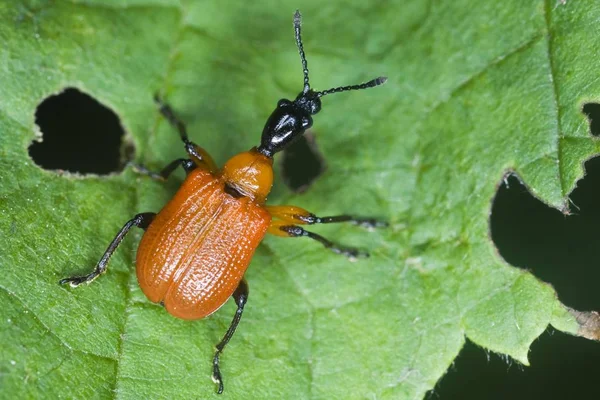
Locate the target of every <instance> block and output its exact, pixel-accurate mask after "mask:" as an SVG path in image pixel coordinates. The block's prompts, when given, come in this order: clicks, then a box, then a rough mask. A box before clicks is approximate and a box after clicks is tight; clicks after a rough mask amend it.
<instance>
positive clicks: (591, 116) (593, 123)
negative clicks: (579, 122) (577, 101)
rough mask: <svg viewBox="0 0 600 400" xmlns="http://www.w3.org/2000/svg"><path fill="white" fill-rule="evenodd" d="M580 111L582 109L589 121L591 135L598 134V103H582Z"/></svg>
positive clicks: (599, 112)
mask: <svg viewBox="0 0 600 400" xmlns="http://www.w3.org/2000/svg"><path fill="white" fill-rule="evenodd" d="M581 111H583V113H584V114H585V115H586V116H587V118H588V120H589V121H590V133H591V134H592V135H593V136H600V104H598V103H587V104H584V105H583V109H582V110H581Z"/></svg>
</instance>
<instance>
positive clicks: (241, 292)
mask: <svg viewBox="0 0 600 400" xmlns="http://www.w3.org/2000/svg"><path fill="white" fill-rule="evenodd" d="M248 292H249V289H248V283H247V282H246V280H245V279H242V280H241V281H240V284H239V285H238V287H237V289H235V292H233V296H232V297H233V299H234V300H235V304H237V310H236V312H235V315H234V316H233V320H232V321H231V325H229V329H227V332H226V333H225V336H223V339H221V341H220V342H219V344H217V351H216V352H215V356H214V357H213V374H212V380H213V381H214V382H215V383H216V384H217V385H219V388H218V390H217V393H219V394H221V393H223V378H222V377H221V371H220V369H219V356H220V355H221V352H222V351H223V349H224V348H225V346H226V345H227V343H228V342H229V340H230V339H231V337H232V336H233V334H234V333H235V329H236V328H237V326H238V324H239V323H240V319H241V318H242V312H244V306H245V305H246V302H247V301H248Z"/></svg>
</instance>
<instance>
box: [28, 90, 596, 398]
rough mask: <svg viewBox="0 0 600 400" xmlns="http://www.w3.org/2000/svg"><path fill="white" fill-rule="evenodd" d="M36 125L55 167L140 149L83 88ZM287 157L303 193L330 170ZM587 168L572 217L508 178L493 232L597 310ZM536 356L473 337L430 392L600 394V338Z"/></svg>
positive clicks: (85, 169)
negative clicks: (506, 352)
mask: <svg viewBox="0 0 600 400" xmlns="http://www.w3.org/2000/svg"><path fill="white" fill-rule="evenodd" d="M583 112H584V113H585V114H587V115H588V118H590V119H591V120H592V121H598V122H599V123H598V126H596V124H595V123H594V122H592V124H591V131H592V134H595V135H596V136H598V133H600V106H599V105H597V104H587V105H586V106H585V107H584V108H583ZM36 122H37V124H38V126H40V128H41V130H42V131H43V132H44V139H45V140H44V142H43V143H34V144H32V145H31V147H30V149H29V150H30V155H31V156H32V158H33V159H34V161H35V162H36V163H37V164H38V165H40V166H41V167H43V168H46V169H52V170H66V171H71V172H79V173H95V174H108V173H111V172H116V171H120V170H122V169H123V167H124V165H125V163H126V162H127V161H128V158H130V157H131V156H132V154H133V149H132V148H131V146H127V145H124V144H123V131H122V128H121V126H120V124H119V121H118V119H117V117H116V115H115V114H114V113H113V112H112V111H110V110H108V109H107V108H105V107H103V106H102V105H100V104H99V103H97V102H96V101H95V100H94V99H92V98H91V97H89V96H87V95H85V94H82V93H81V92H79V91H77V90H75V89H68V90H66V91H65V92H63V93H62V94H60V95H57V96H51V97H49V98H48V99H46V100H45V101H44V102H43V103H42V104H41V105H40V107H39V108H38V110H37V113H36ZM83 131H85V132H86V134H85V135H81V132H83ZM280 163H281V166H282V168H283V174H284V181H285V182H286V184H288V185H290V186H291V188H292V189H293V190H298V191H304V190H310V187H309V186H310V183H311V182H312V181H313V180H314V179H315V178H316V177H317V176H318V175H319V174H320V173H321V172H322V171H323V170H324V168H325V166H326V162H325V160H323V158H322V156H321V155H320V154H318V149H317V144H316V143H315V142H314V138H313V137H311V136H309V137H308V139H303V140H301V141H299V142H298V143H296V144H295V145H294V146H293V147H292V148H291V149H290V151H288V152H287V153H286V154H284V155H283V157H281V161H280ZM307 165H308V166H307ZM585 168H586V172H587V174H586V176H585V178H584V179H583V180H581V181H579V182H578V185H577V188H576V189H575V190H574V191H573V193H572V194H571V196H570V198H571V202H572V204H571V211H572V215H569V216H565V215H564V214H562V213H561V212H559V211H558V210H555V209H552V208H549V207H548V206H546V205H545V204H543V203H542V202H540V201H539V200H537V199H535V198H533V197H532V196H531V195H530V194H529V192H528V191H527V189H526V188H525V187H524V186H523V185H522V184H521V183H520V182H519V180H518V178H517V177H514V176H512V177H509V178H508V179H507V181H506V183H507V184H504V185H502V186H501V187H500V188H499V191H498V194H497V196H496V199H495V201H494V204H493V208H492V216H491V229H492V238H493V240H494V242H495V244H496V246H497V247H498V249H499V251H500V254H501V255H502V257H504V259H505V260H506V261H508V262H509V263H510V264H512V265H514V266H517V267H521V268H527V269H528V270H530V271H531V272H532V273H533V274H534V275H535V276H537V277H538V278H540V279H541V280H543V281H544V282H548V283H551V284H552V285H553V286H554V288H555V289H556V291H557V292H558V296H559V298H560V300H561V301H562V302H563V303H564V304H567V305H569V306H570V307H573V308H575V309H577V310H582V311H589V310H600V295H599V294H598V290H597V289H596V286H597V285H598V282H599V280H600V269H599V268H597V265H598V259H599V256H600V235H599V231H600V207H598V205H600V158H595V159H591V160H589V161H588V162H587V163H586V164H585ZM529 360H530V363H531V367H523V366H522V365H520V364H518V363H517V362H515V361H512V360H510V359H508V358H506V357H504V356H499V355H496V354H493V353H490V352H488V351H486V350H484V349H481V348H479V347H477V346H475V345H474V344H472V343H470V342H467V344H466V346H465V348H464V349H463V350H462V352H461V353H460V355H459V357H458V358H457V359H456V361H455V362H454V364H453V366H452V367H451V368H450V370H449V371H448V373H447V374H446V375H445V376H444V377H443V378H442V380H441V381H440V382H439V383H438V384H437V386H436V388H435V389H434V390H433V391H432V392H431V393H430V394H429V396H428V397H429V398H430V399H442V400H445V399H528V400H531V399H571V398H580V397H586V398H592V399H595V398H600V396H599V393H598V392H599V391H598V389H596V383H595V382H596V381H595V379H597V377H598V376H600V344H599V343H595V342H592V341H589V340H586V339H582V338H577V337H573V336H569V335H566V334H564V333H561V332H558V331H555V330H553V329H552V328H548V330H547V331H546V332H545V333H544V334H542V336H540V338H539V339H537V340H536V341H535V342H534V343H533V345H532V347H531V352H530V357H529Z"/></svg>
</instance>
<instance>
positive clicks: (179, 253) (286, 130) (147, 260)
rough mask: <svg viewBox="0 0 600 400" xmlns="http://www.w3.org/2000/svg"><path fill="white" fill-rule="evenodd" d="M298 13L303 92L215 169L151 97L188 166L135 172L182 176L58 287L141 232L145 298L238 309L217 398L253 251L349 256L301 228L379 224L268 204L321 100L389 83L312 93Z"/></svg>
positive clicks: (352, 254)
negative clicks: (314, 245) (160, 201)
mask: <svg viewBox="0 0 600 400" xmlns="http://www.w3.org/2000/svg"><path fill="white" fill-rule="evenodd" d="M300 22H301V21H300V13H299V12H298V11H296V14H295V15H294V32H295V37H296V44H297V46H298V51H299V53H300V59H301V61H302V69H303V73H304V88H303V90H302V91H301V92H300V93H299V94H298V96H297V97H296V98H295V99H294V100H287V99H282V100H279V102H278V103H277V107H276V108H275V110H274V111H273V112H272V113H271V115H270V117H269V118H268V119H267V122H266V124H265V127H264V129H263V132H262V136H261V141H260V145H259V146H258V147H255V148H252V149H250V150H249V151H246V152H242V153H240V154H237V155H235V156H234V157H232V158H231V159H230V160H229V161H227V163H225V165H224V166H223V168H221V169H218V168H217V166H216V165H215V162H214V161H213V159H212V158H211V157H210V155H209V154H208V153H207V152H206V151H205V150H204V149H202V148H201V147H200V146H198V145H196V144H195V143H193V142H192V141H190V140H189V138H188V134H187V131H186V128H185V125H184V124H183V122H181V121H180V120H179V119H178V118H177V117H176V116H175V113H174V112H173V110H172V109H171V107H170V106H168V105H167V104H165V103H163V102H162V100H161V99H160V98H159V97H158V96H157V97H156V98H155V100H156V101H157V103H158V104H159V107H160V112H161V113H162V115H163V116H164V117H165V118H166V119H167V120H168V121H169V122H170V123H171V124H172V125H173V126H175V127H176V128H177V129H178V131H179V135H180V136H181V140H182V141H183V143H184V146H185V150H186V152H187V154H188V157H189V158H187V159H183V158H182V159H177V160H175V161H173V162H171V163H170V164H169V165H167V166H166V167H165V168H163V170H161V171H160V172H158V173H155V172H151V171H149V170H148V169H146V168H145V167H143V166H140V165H137V166H135V168H136V170H137V171H138V172H140V173H142V174H145V175H148V176H150V177H152V178H154V179H158V180H166V179H167V178H168V176H169V175H170V174H171V173H172V172H173V171H174V170H175V169H176V168H177V167H178V166H182V167H183V169H184V170H185V171H186V173H187V176H186V179H185V180H184V182H183V184H182V185H181V187H180V188H179V190H178V191H177V193H176V194H175V196H174V197H173V198H172V199H171V201H169V203H167V205H166V206H165V207H164V208H163V209H162V210H161V211H160V212H159V213H152V212H146V213H141V214H137V215H136V216H135V217H133V218H132V219H131V220H129V221H128V222H127V223H126V224H125V225H124V226H123V228H121V230H120V231H119V233H118V234H117V235H116V236H115V238H114V239H113V241H112V242H111V243H110V245H109V246H108V248H107V249H106V251H105V253H104V255H103V256H102V258H101V259H100V261H99V262H98V264H97V265H96V267H95V269H94V271H92V272H91V273H90V274H88V275H85V276H76V277H71V278H66V279H63V280H61V281H60V283H61V284H65V283H67V284H69V285H71V286H72V287H77V286H79V285H81V284H83V283H90V282H92V281H93V280H94V279H96V278H97V277H98V276H99V275H101V274H102V273H104V272H105V271H106V268H107V265H108V261H109V259H110V257H111V255H112V254H113V253H114V251H115V250H116V249H117V247H118V246H119V244H120V243H121V241H122V240H123V238H124V237H125V236H126V235H127V233H128V232H129V230H130V229H131V228H132V227H133V226H137V227H139V228H142V229H144V230H145V233H144V235H143V236H142V239H141V242H140V244H139V247H138V251H137V258H136V269H137V278H138V281H139V284H140V287H141V289H142V291H143V292H144V294H145V295H146V296H147V297H148V299H149V300H150V301H152V302H155V303H161V304H163V305H164V307H165V309H166V310H167V312H169V313H170V314H172V315H174V316H175V317H178V318H183V319H200V318H204V317H206V316H208V315H210V314H212V313H213V312H215V311H217V310H218V309H219V308H220V307H221V306H222V305H223V304H225V302H226V301H227V300H228V299H229V298H230V297H233V299H234V300H235V302H236V304H237V311H236V313H235V315H234V317H233V320H232V322H231V325H230V326H229V329H228V330H227V332H226V333H225V335H224V336H223V339H222V340H221V341H220V342H219V343H218V344H217V345H216V352H215V354H214V356H213V374H212V378H213V380H214V381H215V383H216V384H217V385H218V386H217V393H222V392H223V379H222V376H221V372H220V368H219V356H220V355H221V352H222V351H223V349H224V348H225V346H226V345H227V343H228V342H229V340H230V339H231V337H232V336H233V334H234V333H235V330H236V328H237V326H238V324H239V322H240V319H241V316H242V312H243V310H244V306H245V304H246V301H247V299H248V284H247V283H246V281H245V280H244V274H245V272H246V269H247V268H248V265H249V264H250V261H251V259H252V255H253V254H254V251H255V250H256V248H257V247H258V245H259V243H260V242H261V241H262V239H263V237H264V236H265V234H266V233H271V234H274V235H277V236H283V237H308V238H311V239H314V240H316V241H318V242H320V243H321V244H323V245H324V246H325V247H326V248H328V249H330V250H331V251H333V252H335V253H338V254H342V255H344V256H346V257H348V258H350V259H354V258H357V257H366V256H368V254H367V253H366V252H362V251H360V250H358V249H356V248H351V247H342V246H338V245H336V244H334V243H333V242H331V241H329V240H328V239H326V238H324V237H323V236H320V235H318V234H316V233H313V232H310V231H307V230H305V229H304V228H302V227H301V226H299V225H307V224H308V225H310V224H322V223H334V222H350V223H353V224H355V225H360V226H365V227H382V226H386V223H385V222H381V221H378V220H375V219H373V218H357V217H353V216H350V215H338V216H332V217H317V216H316V215H314V214H312V213H310V212H308V211H306V210H304V209H302V208H300V207H296V206H288V205H284V206H267V205H266V204H265V203H266V201H267V197H268V195H269V192H270V191H271V186H272V185H273V156H274V154H275V153H277V152H279V151H282V150H284V149H285V148H286V147H287V146H288V145H289V144H290V143H292V142H293V141H294V139H296V138H298V137H300V136H301V135H302V134H303V133H304V132H305V131H306V129H308V128H310V127H311V126H312V123H313V119H312V116H313V115H315V114H317V113H318V112H319V111H320V110H321V98H322V97H323V96H326V95H328V94H332V93H338V92H344V91H349V90H359V89H366V88H371V87H375V86H379V85H381V84H383V83H384V82H385V81H386V78H384V77H379V78H376V79H373V80H371V81H369V82H366V83H363V84H360V85H352V86H341V87H336V88H332V89H328V90H324V91H319V92H316V91H314V90H312V89H311V87H310V84H309V81H308V67H307V63H306V57H305V55H304V49H303V46H302V40H301V35H300V29H301V24H300Z"/></svg>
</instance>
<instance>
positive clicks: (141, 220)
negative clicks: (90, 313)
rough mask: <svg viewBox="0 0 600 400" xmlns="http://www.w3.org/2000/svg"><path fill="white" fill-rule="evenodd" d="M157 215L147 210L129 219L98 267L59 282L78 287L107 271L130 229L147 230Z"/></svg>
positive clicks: (109, 246)
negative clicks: (109, 261)
mask: <svg viewBox="0 0 600 400" xmlns="http://www.w3.org/2000/svg"><path fill="white" fill-rule="evenodd" d="M155 216H156V214H155V213H152V212H147V213H142V214H138V215H136V216H135V217H133V218H132V219H130V220H129V221H127V223H126V224H125V225H124V226H123V228H121V230H120V231H119V233H117V236H115V238H114V239H113V241H112V242H111V243H110V245H108V248H107V249H106V251H105V252H104V255H103V256H102V258H101V259H100V261H99V262H98V264H96V268H94V270H93V271H92V273H90V274H88V275H84V276H73V277H70V278H65V279H61V280H60V281H59V282H58V283H59V284H61V285H64V284H65V283H68V284H69V285H71V287H77V286H79V285H81V284H82V283H90V282H92V281H93V280H94V279H96V278H97V277H98V276H100V275H101V274H103V273H104V272H106V268H107V266H108V260H110V257H111V256H112V255H113V253H114V252H115V250H116V249H117V247H119V244H121V242H122V241H123V239H125V236H127V233H129V230H130V229H131V228H132V227H134V226H137V227H138V228H142V229H144V230H146V228H148V225H150V223H151V222H152V220H153V219H154V217H155Z"/></svg>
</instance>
